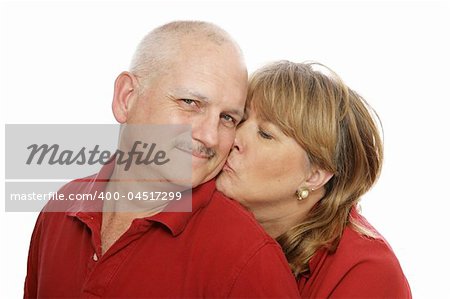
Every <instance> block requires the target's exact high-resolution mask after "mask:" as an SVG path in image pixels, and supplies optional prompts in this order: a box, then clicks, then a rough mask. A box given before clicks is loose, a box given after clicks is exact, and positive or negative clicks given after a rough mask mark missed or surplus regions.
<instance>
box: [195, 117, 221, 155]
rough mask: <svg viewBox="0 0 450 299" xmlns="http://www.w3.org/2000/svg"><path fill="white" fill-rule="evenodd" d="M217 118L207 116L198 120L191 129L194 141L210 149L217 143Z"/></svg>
mask: <svg viewBox="0 0 450 299" xmlns="http://www.w3.org/2000/svg"><path fill="white" fill-rule="evenodd" d="M219 121H220V119H219V117H213V116H208V117H205V118H203V119H202V120H199V121H198V122H197V123H196V125H195V127H193V128H192V136H193V138H194V139H196V140H198V141H200V142H202V143H203V144H204V145H205V146H206V147H208V148H212V147H214V146H216V145H217V144H218V142H219Z"/></svg>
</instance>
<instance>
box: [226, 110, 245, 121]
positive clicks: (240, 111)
mask: <svg viewBox="0 0 450 299" xmlns="http://www.w3.org/2000/svg"><path fill="white" fill-rule="evenodd" d="M226 113H230V114H235V115H237V116H239V117H240V118H241V119H243V118H244V111H243V110H240V109H231V110H227V112H226Z"/></svg>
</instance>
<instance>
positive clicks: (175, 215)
mask: <svg viewBox="0 0 450 299" xmlns="http://www.w3.org/2000/svg"><path fill="white" fill-rule="evenodd" d="M215 190H216V183H215V180H211V181H209V182H206V183H204V184H202V185H200V186H198V187H196V188H194V189H193V190H192V210H191V212H164V211H163V212H161V213H158V214H156V215H153V216H151V217H146V218H144V219H146V220H149V221H156V222H159V223H161V224H163V225H165V226H166V227H167V228H168V229H169V230H170V232H171V233H172V235H173V236H177V235H179V234H180V233H181V232H183V230H184V229H185V228H186V226H187V224H188V222H189V220H190V219H191V218H192V216H193V215H194V214H195V213H196V212H197V211H199V210H200V209H202V208H203V207H205V206H207V205H208V204H209V202H210V201H211V198H212V196H213V194H214V191H215ZM177 204H190V202H189V200H188V199H187V200H184V201H183V202H180V203H179V202H176V203H175V205H177Z"/></svg>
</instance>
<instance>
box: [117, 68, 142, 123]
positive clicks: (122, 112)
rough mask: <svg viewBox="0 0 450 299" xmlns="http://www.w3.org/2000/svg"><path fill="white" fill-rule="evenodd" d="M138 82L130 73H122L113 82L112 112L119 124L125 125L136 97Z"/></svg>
mask: <svg viewBox="0 0 450 299" xmlns="http://www.w3.org/2000/svg"><path fill="white" fill-rule="evenodd" d="M137 87H138V82H137V79H136V77H135V76H134V75H133V74H132V73H130V72H122V73H121V74H120V75H119V76H118V77H117V79H116V81H115V82H114V96H113V102H112V110H113V114H114V117H115V118H116V120H117V121H118V122H119V123H121V124H122V123H125V122H126V121H127V119H128V113H129V111H130V108H131V106H132V104H133V99H134V98H135V96H136V90H137Z"/></svg>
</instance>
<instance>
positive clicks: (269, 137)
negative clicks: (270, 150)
mask: <svg viewBox="0 0 450 299" xmlns="http://www.w3.org/2000/svg"><path fill="white" fill-rule="evenodd" d="M258 134H259V135H260V136H261V137H262V138H264V139H272V138H273V137H272V136H271V135H270V134H269V133H266V132H264V131H263V130H261V129H259V130H258Z"/></svg>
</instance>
